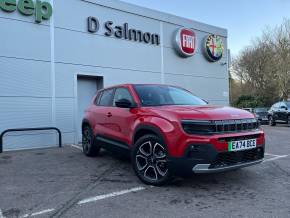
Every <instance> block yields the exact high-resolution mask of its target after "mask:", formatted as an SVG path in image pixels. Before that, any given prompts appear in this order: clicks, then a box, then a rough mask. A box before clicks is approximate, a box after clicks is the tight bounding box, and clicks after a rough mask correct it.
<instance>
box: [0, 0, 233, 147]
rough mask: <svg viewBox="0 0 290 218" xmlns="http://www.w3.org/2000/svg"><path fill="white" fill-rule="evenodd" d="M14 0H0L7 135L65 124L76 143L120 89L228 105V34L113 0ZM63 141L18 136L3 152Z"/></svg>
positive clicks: (2, 117)
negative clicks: (88, 119)
mask: <svg viewBox="0 0 290 218" xmlns="http://www.w3.org/2000/svg"><path fill="white" fill-rule="evenodd" d="M14 1H15V4H14V2H13V0H9V1H8V0H0V37H1V41H0V66H1V67H0V132H2V131H4V130H6V129H9V128H30V127H46V126H56V127H58V128H59V129H60V130H61V131H62V133H63V141H64V143H77V142H79V141H80V122H81V119H82V115H83V110H84V108H85V107H86V105H87V104H88V102H89V101H90V99H91V97H92V96H93V95H94V94H95V93H96V90H97V89H100V88H102V87H106V86H110V85H114V84H121V83H166V84H174V85H178V86H182V87H184V88H186V89H188V90H190V91H192V92H193V93H195V94H196V95H198V96H200V97H202V98H204V99H207V100H208V101H210V102H211V103H214V104H222V105H227V104H228V102H229V96H228V93H229V90H228V89H229V88H228V87H229V85H228V70H227V69H228V63H227V62H228V61H227V52H225V51H226V50H227V31H226V30H225V29H223V28H219V27H215V26H211V25H208V24H203V23H200V22H196V21H192V20H188V19H185V18H181V17H177V16H174V15H170V14H166V13H161V12H158V11H154V10H150V9H146V8H142V7H138V6H134V5H131V4H127V3H123V2H120V1H113V0H55V1H52V0H51V1H50V2H49V3H48V2H44V1H42V2H39V1H38V2H37V3H36V0H28V1H23V0H14ZM50 7H51V11H50ZM50 12H51V13H50ZM182 27H184V28H183V29H182ZM212 34H214V36H212ZM205 44H207V46H206V45H205ZM56 143H57V141H56V134H55V133H54V132H22V133H9V134H7V135H6V136H5V137H4V150H9V149H19V148H32V147H43V146H50V145H54V144H56Z"/></svg>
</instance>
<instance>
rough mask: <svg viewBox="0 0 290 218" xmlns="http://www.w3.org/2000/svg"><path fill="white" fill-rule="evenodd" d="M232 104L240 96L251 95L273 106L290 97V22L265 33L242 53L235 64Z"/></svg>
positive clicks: (233, 65)
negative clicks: (274, 103)
mask: <svg viewBox="0 0 290 218" xmlns="http://www.w3.org/2000/svg"><path fill="white" fill-rule="evenodd" d="M231 73H232V74H233V75H234V76H233V77H234V78H235V79H236V82H232V83H233V84H234V85H231V88H232V90H231V93H233V95H232V98H231V103H232V104H233V103H235V102H237V101H238V98H239V96H242V95H250V96H254V97H255V99H259V101H258V102H261V104H263V105H270V104H272V103H273V102H275V101H277V100H278V99H280V98H283V99H287V98H288V96H289V94H290V20H284V22H283V23H282V24H281V25H280V26H279V27H276V28H274V29H268V30H266V31H264V33H263V35H262V37H260V38H257V39H256V41H255V42H252V44H251V45H250V46H248V47H246V48H244V49H243V50H242V52H241V53H240V54H239V56H238V57H236V58H235V59H234V61H233V64H232V67H231Z"/></svg>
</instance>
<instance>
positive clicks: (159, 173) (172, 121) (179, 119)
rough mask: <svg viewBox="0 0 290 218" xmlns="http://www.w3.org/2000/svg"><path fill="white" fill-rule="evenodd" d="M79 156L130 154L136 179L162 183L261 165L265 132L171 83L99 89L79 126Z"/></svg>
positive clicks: (249, 118)
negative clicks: (101, 152) (105, 152)
mask: <svg viewBox="0 0 290 218" xmlns="http://www.w3.org/2000/svg"><path fill="white" fill-rule="evenodd" d="M82 134H83V152H84V153H85V154H86V155H87V156H95V155H97V154H98V152H99V150H100V148H105V149H109V150H114V151H117V152H118V153H120V152H125V154H130V155H131V158H132V165H133V168H134V171H135V172H136V174H137V176H138V177H139V178H140V179H141V180H142V181H143V182H144V183H146V184H150V185H162V184H165V183H166V182H168V181H169V180H170V179H171V178H173V176H175V175H188V174H189V173H213V172H222V171H227V170H232V169H237V168H241V167H246V166H250V165H254V164H258V163H260V162H262V161H263V157H264V150H265V138H264V132H263V130H261V129H260V127H259V122H258V121H257V120H256V119H255V117H254V115H253V114H252V113H249V112H247V111H244V110H239V109H235V108H231V107H223V106H213V105H208V104H207V102H205V101H204V100H202V99H200V98H198V97H196V96H194V95H193V94H191V93H190V92H189V91H187V90H185V89H182V88H178V87H175V86H169V85H153V84H152V85H145V84H138V85H133V84H126V85H118V86H114V87H110V88H106V89H103V90H100V91H99V92H98V94H97V95H96V96H95V97H94V98H93V100H92V102H91V105H90V106H89V107H88V108H87V109H86V112H85V117H84V119H83V123H82Z"/></svg>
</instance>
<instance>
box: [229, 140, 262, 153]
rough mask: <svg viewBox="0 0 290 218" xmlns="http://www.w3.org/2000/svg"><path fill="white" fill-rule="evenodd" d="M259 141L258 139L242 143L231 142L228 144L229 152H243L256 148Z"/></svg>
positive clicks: (242, 141)
mask: <svg viewBox="0 0 290 218" xmlns="http://www.w3.org/2000/svg"><path fill="white" fill-rule="evenodd" d="M256 146H257V141H256V139H248V140H240V141H231V142H229V143H228V150H229V151H242V150H249V149H252V148H256Z"/></svg>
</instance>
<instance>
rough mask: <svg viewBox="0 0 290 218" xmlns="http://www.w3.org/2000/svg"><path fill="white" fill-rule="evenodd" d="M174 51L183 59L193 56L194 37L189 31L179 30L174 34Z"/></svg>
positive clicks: (194, 48) (185, 29)
mask: <svg viewBox="0 0 290 218" xmlns="http://www.w3.org/2000/svg"><path fill="white" fill-rule="evenodd" d="M174 41H175V48H176V51H177V52H178V53H179V54H180V55H181V56H183V57H190V56H193V55H194V52H195V50H196V36H195V33H194V32H193V31H192V30H191V29H187V28H180V29H178V30H177V31H176V34H175V39H174Z"/></svg>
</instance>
